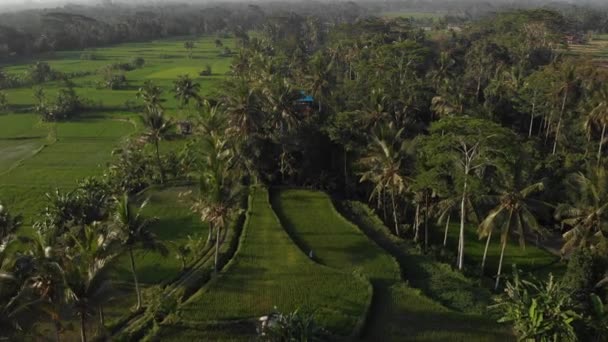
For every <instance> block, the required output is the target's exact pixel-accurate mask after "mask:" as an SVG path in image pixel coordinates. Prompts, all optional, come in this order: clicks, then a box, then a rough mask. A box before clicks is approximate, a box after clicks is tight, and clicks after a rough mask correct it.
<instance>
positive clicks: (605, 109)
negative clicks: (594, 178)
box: [585, 86, 608, 167]
mask: <svg viewBox="0 0 608 342" xmlns="http://www.w3.org/2000/svg"><path fill="white" fill-rule="evenodd" d="M593 100H595V101H596V102H595V103H594V106H593V108H592V109H591V111H590V112H589V114H588V115H587V119H586V120H585V130H586V131H587V134H588V136H589V137H591V134H592V131H593V128H595V127H598V128H600V130H601V133H600V141H599V147H598V150H597V166H598V167H599V166H600V164H601V160H602V149H603V147H604V142H605V140H606V126H607V125H608V86H604V87H603V88H602V89H600V90H598V91H597V93H596V96H595V97H594V98H593Z"/></svg>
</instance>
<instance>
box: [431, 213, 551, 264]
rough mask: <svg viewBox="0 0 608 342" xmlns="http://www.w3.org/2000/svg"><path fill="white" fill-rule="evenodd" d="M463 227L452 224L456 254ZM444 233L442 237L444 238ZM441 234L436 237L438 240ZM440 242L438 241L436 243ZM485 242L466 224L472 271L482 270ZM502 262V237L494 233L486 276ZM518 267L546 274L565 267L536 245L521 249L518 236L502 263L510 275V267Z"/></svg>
mask: <svg viewBox="0 0 608 342" xmlns="http://www.w3.org/2000/svg"><path fill="white" fill-rule="evenodd" d="M459 229H460V225H458V224H451V225H450V230H449V233H448V247H449V248H450V249H451V250H453V251H456V249H457V246H458V233H459ZM442 234H443V232H441V238H443V235H442ZM439 235H440V234H437V237H439ZM437 242H438V241H437ZM485 244H486V239H483V240H480V239H479V237H478V236H477V229H476V227H474V226H471V225H467V226H466V227H465V243H464V257H465V263H467V264H468V265H469V266H470V267H471V268H475V267H480V266H481V260H482V259H483V252H484V249H485ZM499 259H500V235H499V234H493V236H492V240H491V241H490V246H489V247H488V256H487V259H486V268H485V273H486V275H489V276H494V275H495V274H496V271H497V269H498V262H499ZM513 264H515V265H517V267H518V268H520V269H521V270H523V271H527V272H535V273H536V272H538V273H539V274H545V273H547V272H554V273H556V272H560V269H562V268H563V264H561V263H560V262H559V257H558V256H555V255H553V254H551V253H549V252H547V251H546V250H544V249H542V248H539V247H536V246H535V245H534V244H533V243H531V242H527V243H526V247H525V249H523V248H521V247H520V245H519V242H518V239H517V237H516V236H511V237H510V238H509V242H508V244H507V247H506V249H505V257H504V261H503V274H505V273H506V274H510V273H511V265H513Z"/></svg>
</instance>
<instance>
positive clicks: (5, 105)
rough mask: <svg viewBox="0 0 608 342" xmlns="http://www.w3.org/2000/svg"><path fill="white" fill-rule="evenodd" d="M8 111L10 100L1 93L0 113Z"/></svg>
mask: <svg viewBox="0 0 608 342" xmlns="http://www.w3.org/2000/svg"><path fill="white" fill-rule="evenodd" d="M6 110H8V100H7V98H6V94H5V93H3V92H1V91H0V113H2V112H4V111H6Z"/></svg>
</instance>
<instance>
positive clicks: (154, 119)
mask: <svg viewBox="0 0 608 342" xmlns="http://www.w3.org/2000/svg"><path fill="white" fill-rule="evenodd" d="M141 119H142V121H143V124H144V126H145V127H146V130H147V131H146V133H144V136H145V137H146V138H147V140H148V141H149V142H152V143H153V144H154V148H155V150H156V163H157V167H158V171H159V173H160V182H161V184H164V183H165V171H164V170H163V164H162V161H161V159H160V147H159V144H160V141H161V140H162V139H164V138H166V137H167V136H169V134H170V133H171V132H172V130H173V126H174V124H173V121H172V120H171V119H167V118H166V117H165V114H164V110H163V109H162V107H160V106H154V107H151V108H149V109H147V110H146V111H144V113H143V114H142V116H141Z"/></svg>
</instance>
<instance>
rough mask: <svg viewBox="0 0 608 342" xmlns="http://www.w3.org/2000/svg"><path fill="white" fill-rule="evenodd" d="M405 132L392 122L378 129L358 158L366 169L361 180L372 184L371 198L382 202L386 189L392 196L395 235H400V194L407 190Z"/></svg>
mask: <svg viewBox="0 0 608 342" xmlns="http://www.w3.org/2000/svg"><path fill="white" fill-rule="evenodd" d="M402 132H403V130H402V129H401V130H398V131H395V129H394V128H392V127H391V126H387V127H386V128H380V129H377V130H376V134H373V135H372V136H371V143H370V145H369V147H368V149H367V151H366V153H365V155H364V156H363V157H362V158H361V159H360V160H359V165H360V166H361V168H362V169H363V170H364V171H363V173H362V174H361V178H360V180H359V181H360V182H361V183H363V182H367V181H369V182H371V183H372V184H373V188H372V191H371V194H370V201H372V200H373V199H374V198H375V199H377V200H378V202H380V201H381V200H382V199H383V198H384V196H385V194H386V193H387V192H388V195H389V196H390V200H391V206H392V211H393V223H394V225H395V234H396V235H399V223H398V221H397V203H396V201H397V196H399V195H400V194H401V193H403V191H405V189H406V182H407V178H406V177H404V176H403V175H402V170H401V161H402V154H401V134H402Z"/></svg>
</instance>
